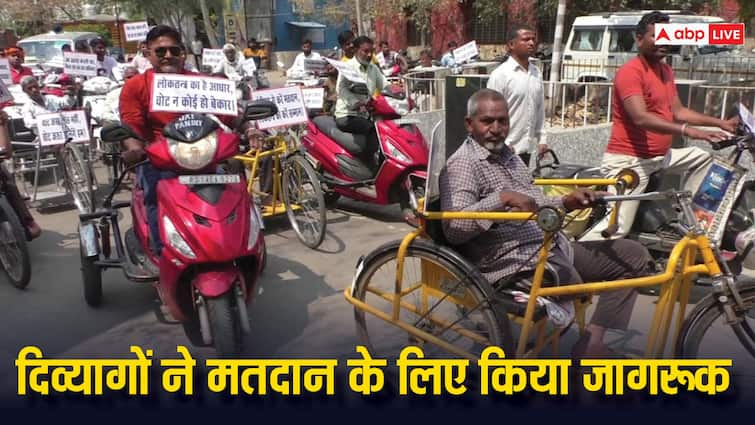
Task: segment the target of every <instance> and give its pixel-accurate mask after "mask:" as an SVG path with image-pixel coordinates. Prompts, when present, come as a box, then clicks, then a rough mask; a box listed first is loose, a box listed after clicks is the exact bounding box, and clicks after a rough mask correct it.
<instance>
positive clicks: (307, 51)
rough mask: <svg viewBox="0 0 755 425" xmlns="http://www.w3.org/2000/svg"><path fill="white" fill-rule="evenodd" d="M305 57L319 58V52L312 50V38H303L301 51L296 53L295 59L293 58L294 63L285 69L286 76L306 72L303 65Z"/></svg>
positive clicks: (294, 75)
mask: <svg viewBox="0 0 755 425" xmlns="http://www.w3.org/2000/svg"><path fill="white" fill-rule="evenodd" d="M306 59H311V60H319V59H320V54H319V53H317V52H313V51H312V40H309V39H307V40H304V42H303V43H302V44H301V53H299V54H298V55H296V59H294V64H293V65H291V68H289V69H288V71H286V76H288V77H296V76H301V75H303V74H306V73H307V70H306V69H305V67H304V61H305V60H306Z"/></svg>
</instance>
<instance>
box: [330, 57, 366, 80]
mask: <svg viewBox="0 0 755 425" xmlns="http://www.w3.org/2000/svg"><path fill="white" fill-rule="evenodd" d="M326 60H327V61H328V63H330V64H331V65H333V68H335V69H337V70H338V73H339V74H340V75H341V76H342V77H343V78H345V79H347V80H349V81H352V82H355V83H363V84H367V81H365V79H364V78H362V76H361V75H360V74H359V72H358V71H357V70H356V69H354V68H352V67H351V66H350V65H348V64H347V63H346V62H341V61H335V60H333V59H326Z"/></svg>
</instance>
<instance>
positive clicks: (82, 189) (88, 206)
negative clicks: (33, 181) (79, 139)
mask: <svg viewBox="0 0 755 425" xmlns="http://www.w3.org/2000/svg"><path fill="white" fill-rule="evenodd" d="M63 170H64V171H65V176H66V178H65V181H66V184H67V185H68V190H70V191H71V195H72V196H73V202H74V204H76V208H78V209H79V212H80V213H90V212H94V193H93V191H92V172H91V170H90V168H89V163H88V162H87V161H85V160H84V156H83V155H82V153H81V150H79V147H78V146H77V145H75V144H73V143H69V144H67V145H66V146H65V148H64V149H63Z"/></svg>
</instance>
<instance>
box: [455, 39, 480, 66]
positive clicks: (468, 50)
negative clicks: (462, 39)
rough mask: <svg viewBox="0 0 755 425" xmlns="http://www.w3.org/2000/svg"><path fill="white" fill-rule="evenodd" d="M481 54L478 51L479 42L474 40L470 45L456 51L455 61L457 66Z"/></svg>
mask: <svg viewBox="0 0 755 425" xmlns="http://www.w3.org/2000/svg"><path fill="white" fill-rule="evenodd" d="M479 54H480V52H479V51H478V50H477V42H476V41H474V40H472V41H470V42H469V43H467V44H464V45H463V46H461V47H459V48H457V49H454V60H456V63H457V64H462V63H464V62H466V61H468V60H470V59H472V58H473V57H475V56H477V55H479Z"/></svg>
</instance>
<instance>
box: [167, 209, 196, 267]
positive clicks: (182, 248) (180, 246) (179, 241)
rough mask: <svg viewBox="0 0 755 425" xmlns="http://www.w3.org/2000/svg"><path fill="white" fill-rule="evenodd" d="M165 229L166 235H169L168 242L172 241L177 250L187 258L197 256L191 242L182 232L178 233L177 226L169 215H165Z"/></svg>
mask: <svg viewBox="0 0 755 425" xmlns="http://www.w3.org/2000/svg"><path fill="white" fill-rule="evenodd" d="M163 229H165V236H167V237H168V243H170V246H172V247H173V248H175V250H176V251H178V252H179V253H180V254H181V255H183V256H184V257H186V258H190V259H195V258H197V256H196V254H194V251H192V250H191V247H190V246H189V244H187V243H186V241H185V240H184V238H183V237H182V236H181V234H179V233H178V230H176V226H175V225H173V222H172V221H170V219H169V218H168V216H163Z"/></svg>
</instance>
